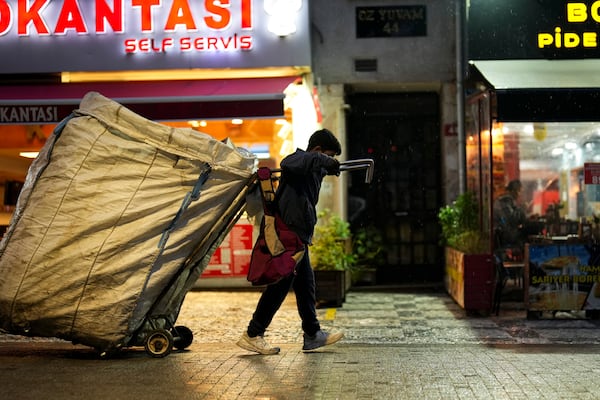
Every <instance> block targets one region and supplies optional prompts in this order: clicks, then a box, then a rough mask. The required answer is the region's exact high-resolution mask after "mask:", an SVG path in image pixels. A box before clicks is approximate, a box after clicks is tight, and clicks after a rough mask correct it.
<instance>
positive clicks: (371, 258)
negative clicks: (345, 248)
mask: <svg viewBox="0 0 600 400" xmlns="http://www.w3.org/2000/svg"><path fill="white" fill-rule="evenodd" d="M352 255H353V256H354V260H353V264H354V265H353V268H352V282H353V284H356V285H373V284H375V283H376V281H377V267H378V266H380V265H383V263H384V261H385V257H384V253H383V236H382V235H381V232H380V231H379V229H377V228H376V227H375V226H373V225H368V226H361V227H359V228H357V229H355V230H354V232H353V233H352Z"/></svg>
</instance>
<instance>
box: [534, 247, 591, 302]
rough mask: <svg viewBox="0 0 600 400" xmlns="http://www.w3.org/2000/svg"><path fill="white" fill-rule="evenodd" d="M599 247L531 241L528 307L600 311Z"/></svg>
mask: <svg viewBox="0 0 600 400" xmlns="http://www.w3.org/2000/svg"><path fill="white" fill-rule="evenodd" d="M599 258H600V248H599V247H598V246H592V245H585V244H581V243H566V242H564V243H552V244H528V245H526V248H525V281H526V287H527V289H526V296H525V301H526V308H527V309H528V310H530V311H575V310H600V263H599V262H598V261H599Z"/></svg>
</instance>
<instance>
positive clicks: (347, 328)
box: [0, 289, 600, 400]
mask: <svg viewBox="0 0 600 400" xmlns="http://www.w3.org/2000/svg"><path fill="white" fill-rule="evenodd" d="M258 296H259V293H257V292H241V291H231V292H227V291H218V292H217V291H200V292H191V293H189V294H188V297H187V298H186V300H185V302H184V304H183V307H182V310H181V314H180V318H179V320H178V324H182V325H186V326H188V327H189V328H191V329H192V331H193V332H194V334H195V339H194V342H193V343H192V345H191V346H190V348H189V350H188V351H184V352H174V353H172V354H171V355H169V356H168V357H165V358H162V359H153V358H151V357H148V356H147V355H146V354H145V353H144V352H143V350H140V349H130V350H128V351H124V352H123V353H122V354H120V355H119V356H118V357H116V358H114V359H110V360H99V359H98V358H97V357H96V356H95V353H94V352H92V351H90V350H89V349H88V348H85V347H82V346H77V347H74V346H72V345H71V344H69V343H65V342H62V341H57V340H49V339H34V340H32V339H25V338H21V337H14V336H11V335H0V392H1V393H2V394H3V395H2V397H3V398H7V399H9V398H10V399H34V398H44V399H111V400H120V399H140V398H145V399H164V398H177V399H179V398H182V399H184V398H185V399H348V400H354V399H598V398H600V335H599V334H598V327H599V324H598V321H593V320H586V319H578V318H576V317H578V315H571V314H563V315H557V316H556V317H557V318H553V319H542V320H527V319H526V318H525V311H524V310H523V308H522V305H521V304H520V303H518V302H512V303H511V302H507V303H504V305H503V309H502V310H501V312H500V315H499V316H494V315H492V316H487V317H481V316H467V315H466V314H465V312H464V311H463V310H461V309H460V308H459V307H457V306H456V304H455V303H454V302H453V301H452V300H451V299H450V298H449V297H448V296H447V295H446V294H445V293H444V292H443V291H440V290H437V291H436V290H430V289H417V290H412V291H407V290H388V291H382V290H378V291H352V292H350V293H349V294H348V296H347V300H346V303H345V304H344V305H343V307H341V308H338V309H321V310H319V316H320V318H321V321H322V325H323V328H325V329H339V330H343V331H344V332H345V334H346V338H345V339H344V340H343V341H342V342H340V343H339V344H336V345H335V346H331V347H328V348H325V349H323V350H322V351H319V352H316V353H303V352H302V351H301V350H300V348H301V344H302V334H301V332H300V329H299V321H298V317H297V315H296V310H295V304H294V298H293V294H290V296H288V299H287V300H286V302H285V303H284V304H283V306H282V308H281V310H280V311H279V313H278V314H277V315H276V317H275V320H274V321H273V324H272V326H271V329H270V330H269V331H268V333H267V340H269V341H270V342H272V343H274V344H277V345H279V346H281V348H282V351H281V354H279V355H276V356H259V355H253V354H250V353H248V352H246V351H244V350H241V349H239V348H238V347H237V346H235V344H234V343H235V341H236V340H237V338H238V336H239V335H240V333H241V332H242V330H243V328H244V327H245V325H246V324H247V322H248V319H249V318H250V316H251V313H252V311H253V309H254V305H255V303H256V300H257V299H258Z"/></svg>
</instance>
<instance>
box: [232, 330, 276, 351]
mask: <svg viewBox="0 0 600 400" xmlns="http://www.w3.org/2000/svg"><path fill="white" fill-rule="evenodd" d="M237 345H238V346H240V347H241V348H242V349H244V350H248V351H254V352H256V353H258V354H277V353H279V350H280V349H279V347H271V346H269V344H268V343H267V342H266V341H265V338H264V337H262V336H256V337H250V336H248V332H244V334H243V335H242V337H241V338H240V340H238V341H237Z"/></svg>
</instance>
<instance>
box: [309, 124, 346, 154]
mask: <svg viewBox="0 0 600 400" xmlns="http://www.w3.org/2000/svg"><path fill="white" fill-rule="evenodd" d="M317 146H320V147H321V149H322V150H323V151H334V152H335V155H336V156H339V155H340V154H342V146H341V145H340V142H339V141H338V140H337V138H336V137H335V136H334V135H333V133H331V131H330V130H329V129H320V130H318V131H316V132H315V133H313V134H312V136H311V137H310V139H309V140H308V147H307V148H306V149H307V150H308V151H310V150H312V149H314V148H315V147H317Z"/></svg>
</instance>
